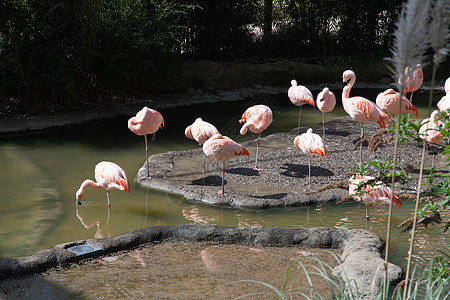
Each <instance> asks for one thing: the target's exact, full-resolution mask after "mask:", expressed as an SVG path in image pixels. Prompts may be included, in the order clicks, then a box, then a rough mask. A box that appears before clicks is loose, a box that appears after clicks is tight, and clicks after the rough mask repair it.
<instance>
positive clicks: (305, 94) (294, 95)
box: [288, 80, 314, 127]
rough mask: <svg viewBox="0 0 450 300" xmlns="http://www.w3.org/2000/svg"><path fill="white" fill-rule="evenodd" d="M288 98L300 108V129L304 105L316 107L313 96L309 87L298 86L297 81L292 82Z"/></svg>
mask: <svg viewBox="0 0 450 300" xmlns="http://www.w3.org/2000/svg"><path fill="white" fill-rule="evenodd" d="M288 97H289V99H290V100H291V102H292V103H293V104H294V105H295V106H300V113H299V115H298V127H300V119H301V118H302V108H303V105H305V104H307V103H309V104H311V105H312V106H313V107H314V97H313V94H312V93H311V91H310V90H309V89H308V88H307V87H305V86H303V85H297V81H296V80H292V81H291V87H290V88H289V89H288Z"/></svg>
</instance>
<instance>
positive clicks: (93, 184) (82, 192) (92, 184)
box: [76, 179, 102, 200]
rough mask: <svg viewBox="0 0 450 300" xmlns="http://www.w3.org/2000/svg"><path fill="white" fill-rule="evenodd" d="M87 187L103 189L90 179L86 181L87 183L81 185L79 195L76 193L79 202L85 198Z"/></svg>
mask: <svg viewBox="0 0 450 300" xmlns="http://www.w3.org/2000/svg"><path fill="white" fill-rule="evenodd" d="M87 186H90V187H92V188H93V189H95V190H98V189H101V188H102V187H101V186H99V185H98V184H97V183H96V182H94V181H92V180H90V179H86V180H85V181H83V182H82V183H81V185H80V188H79V189H78V191H77V193H76V197H77V200H79V199H81V198H83V196H84V190H85V189H86V187H87Z"/></svg>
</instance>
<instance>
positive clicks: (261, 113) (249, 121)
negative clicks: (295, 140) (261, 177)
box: [239, 105, 273, 171]
mask: <svg viewBox="0 0 450 300" xmlns="http://www.w3.org/2000/svg"><path fill="white" fill-rule="evenodd" d="M272 120H273V116H272V110H270V108H269V107H267V106H265V105H254V106H252V107H249V108H247V110H246V111H245V112H244V114H243V115H242V118H241V119H240V120H239V123H244V125H243V126H242V128H241V131H240V132H241V135H244V134H246V133H247V130H250V131H251V132H253V133H258V141H257V142H256V161H255V167H253V169H254V170H257V171H259V170H260V169H258V167H257V166H258V150H259V140H260V138H261V132H263V131H264V130H266V128H267V127H269V125H270V124H271V123H272Z"/></svg>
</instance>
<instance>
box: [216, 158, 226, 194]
mask: <svg viewBox="0 0 450 300" xmlns="http://www.w3.org/2000/svg"><path fill="white" fill-rule="evenodd" d="M224 177H225V161H224V162H223V164H222V189H221V190H220V191H218V192H217V194H219V195H221V194H223V193H225V187H224Z"/></svg>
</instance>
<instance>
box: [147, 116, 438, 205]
mask: <svg viewBox="0 0 450 300" xmlns="http://www.w3.org/2000/svg"><path fill="white" fill-rule="evenodd" d="M312 128H313V131H314V132H315V133H318V134H321V132H322V124H321V123H320V124H316V125H315V126H313V127H312ZM326 128H327V131H326V141H325V145H326V148H327V158H326V159H325V160H324V161H321V159H320V157H319V156H314V157H313V158H311V189H309V188H308V159H307V157H306V156H305V155H304V154H303V153H302V152H301V151H300V150H299V149H297V148H296V147H295V146H294V143H293V141H294V138H295V137H296V136H297V135H299V134H301V133H304V132H306V130H307V129H308V128H306V127H300V128H295V129H293V130H291V131H290V132H288V133H277V134H272V135H270V136H267V137H265V138H263V139H261V144H260V156H259V161H258V167H259V168H260V169H261V170H260V171H255V170H253V166H254V163H255V153H256V140H253V141H249V142H245V143H243V144H242V145H243V146H244V147H245V148H246V149H247V150H248V151H249V152H250V157H246V156H239V157H237V158H234V159H232V160H229V161H227V162H226V174H225V193H224V194H223V195H219V194H217V192H218V190H220V189H221V183H222V181H221V180H222V179H221V168H222V162H217V161H214V160H213V159H207V163H206V171H205V172H204V173H202V172H201V169H202V160H203V152H202V149H201V148H200V146H199V148H198V149H197V150H186V151H172V152H167V153H162V154H158V155H153V156H151V157H150V158H149V162H150V175H151V178H146V175H147V173H146V169H145V165H144V166H142V168H141V169H140V170H139V173H138V182H139V183H140V184H142V185H144V186H147V187H152V188H156V189H161V190H166V191H170V192H173V193H178V194H182V195H184V196H185V197H186V198H187V199H188V200H197V201H203V202H206V203H210V204H215V205H231V206H237V207H258V208H262V207H272V206H289V205H308V204H312V203H318V202H329V201H338V200H342V199H343V198H345V197H346V196H347V195H348V191H347V184H346V182H347V181H348V179H349V178H350V177H351V172H352V171H355V170H356V169H357V168H358V165H359V147H357V150H354V147H355V144H356V143H357V142H358V140H359V136H360V131H361V125H360V123H357V122H354V121H353V120H351V119H350V117H342V118H337V119H334V120H330V121H327V123H326ZM378 129H379V127H378V125H377V124H375V123H365V125H364V131H365V135H366V137H369V138H368V140H369V142H370V137H372V136H373V135H374V134H375V133H376V132H377V131H378ZM385 137H387V135H385ZM368 144H369V143H368V142H365V143H364V144H363V162H365V163H367V162H369V161H372V160H374V159H379V160H393V152H394V145H393V143H389V142H387V143H385V144H384V145H381V146H379V147H378V148H377V149H376V151H375V152H374V151H372V150H369V149H368ZM421 151H422V147H421V146H419V145H417V143H409V144H406V145H404V146H401V148H400V151H399V155H398V166H399V167H400V168H402V169H405V170H407V171H408V172H409V176H410V177H411V178H410V180H409V182H408V183H407V184H405V185H403V186H397V187H396V189H395V193H396V194H397V195H399V194H403V193H406V192H408V191H409V192H413V189H414V187H415V186H416V184H417V177H418V176H417V174H418V173H419V166H420V156H421ZM426 155H427V157H426V159H427V160H426V161H427V162H429V161H430V160H431V156H430V155H428V154H426ZM328 184H331V185H329V186H328V188H324V186H325V185H328Z"/></svg>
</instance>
